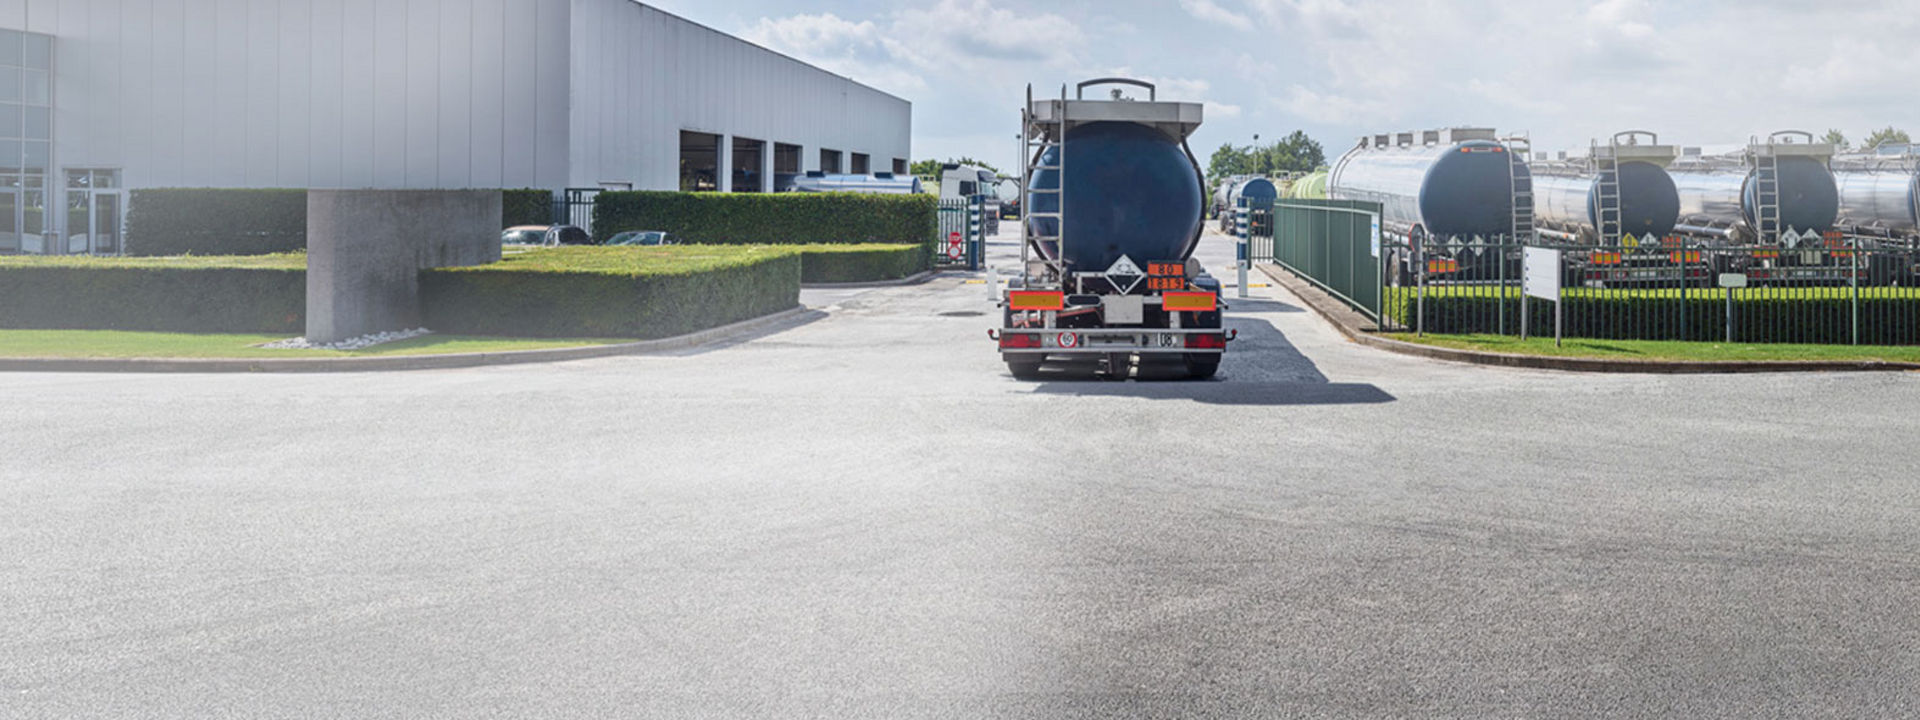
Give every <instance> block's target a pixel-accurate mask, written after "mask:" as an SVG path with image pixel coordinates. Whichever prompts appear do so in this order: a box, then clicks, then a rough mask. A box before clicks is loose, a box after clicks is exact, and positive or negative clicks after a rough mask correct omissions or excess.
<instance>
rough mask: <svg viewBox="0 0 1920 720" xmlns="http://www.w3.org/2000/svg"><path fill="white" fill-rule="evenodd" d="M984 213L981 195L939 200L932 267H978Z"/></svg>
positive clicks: (984, 231)
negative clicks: (938, 218) (938, 226)
mask: <svg viewBox="0 0 1920 720" xmlns="http://www.w3.org/2000/svg"><path fill="white" fill-rule="evenodd" d="M985 213H986V199H985V197H984V196H974V197H972V198H943V199H941V200H940V229H939V236H938V237H936V238H934V248H933V264H934V266H935V267H942V268H966V269H968V270H978V269H980V256H981V253H982V251H983V250H984V248H983V247H982V246H983V244H984V243H985V241H986V227H985V223H984V218H985Z"/></svg>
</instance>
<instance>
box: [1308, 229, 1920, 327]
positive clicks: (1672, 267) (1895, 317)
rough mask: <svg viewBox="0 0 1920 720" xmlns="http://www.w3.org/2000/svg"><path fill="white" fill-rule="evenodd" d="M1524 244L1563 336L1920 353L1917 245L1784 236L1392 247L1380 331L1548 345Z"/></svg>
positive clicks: (1394, 243)
mask: <svg viewBox="0 0 1920 720" xmlns="http://www.w3.org/2000/svg"><path fill="white" fill-rule="evenodd" d="M1307 244H1309V245H1311V244H1312V242H1309V243H1307ZM1528 247H1549V248H1553V249H1557V250H1559V251H1560V253H1559V263H1560V265H1559V267H1558V268H1554V269H1553V272H1554V274H1555V275H1557V276H1558V278H1559V287H1560V290H1559V298H1560V300H1559V301H1560V303H1561V306H1562V307H1561V310H1562V321H1563V323H1564V325H1563V328H1562V334H1563V335H1564V337H1566V338H1581V339H1593V340H1664V341H1692V342H1716V343H1793V344H1820V345H1851V344H1858V345H1920V248H1916V247H1915V245H1914V243H1912V242H1910V241H1903V240H1882V239H1874V238H1865V237H1852V236H1844V235H1841V234H1839V233H1827V234H1825V235H1819V234H1795V233H1792V232H1791V231H1790V230H1789V231H1786V232H1783V237H1782V242H1781V243H1780V244H1777V245H1737V246H1736V245H1726V244H1721V243H1712V242H1708V241H1704V240H1701V239H1697V238H1690V237H1684V236H1675V237H1667V238H1649V239H1645V240H1635V239H1633V238H1630V237H1629V238H1623V239H1622V241H1621V242H1619V243H1612V244H1600V243H1562V242H1553V241H1546V240H1542V241H1536V242H1532V243H1518V242H1512V241H1510V240H1508V239H1507V238H1503V237H1497V238H1494V239H1491V240H1479V239H1475V240H1470V241H1454V240H1439V239H1436V240H1431V241H1427V242H1422V243H1419V244H1417V245H1409V244H1408V242H1407V241H1406V240H1405V239H1404V238H1389V239H1388V240H1387V242H1386V243H1385V245H1384V246H1383V249H1382V253H1381V254H1382V256H1383V258H1384V263H1385V267H1384V278H1385V280H1386V282H1385V286H1384V287H1383V288H1382V290H1381V297H1382V306H1381V307H1382V310H1381V318H1380V319H1381V324H1382V326H1383V327H1385V328H1388V329H1398V330H1403V331H1409V332H1419V333H1423V334H1447V335H1503V336H1521V335H1522V330H1523V329H1524V330H1526V334H1527V335H1531V336H1535V337H1552V336H1553V335H1554V308H1553V302H1554V301H1552V300H1547V299H1542V298H1525V295H1524V293H1523V292H1522V288H1521V286H1522V280H1521V278H1522V275H1523V267H1522V260H1521V258H1522V256H1523V255H1524V254H1525V253H1524V250H1525V249H1526V248H1528ZM1523 298H1524V299H1523ZM1523 302H1525V303H1526V304H1527V307H1526V309H1525V310H1523V309H1522V303H1523ZM1523 318H1525V320H1524V322H1525V323H1526V327H1524V328H1523V326H1522V322H1523Z"/></svg>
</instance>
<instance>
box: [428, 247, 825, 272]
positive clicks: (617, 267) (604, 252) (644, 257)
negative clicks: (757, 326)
mask: <svg viewBox="0 0 1920 720" xmlns="http://www.w3.org/2000/svg"><path fill="white" fill-rule="evenodd" d="M799 247H800V246H794V245H786V246H781V245H654V246H639V247H636V246H621V247H605V246H600V245H563V246H561V247H551V248H536V249H528V250H520V249H518V248H513V247H508V248H505V249H503V250H502V252H501V258H500V262H497V263H491V264H487V265H476V266H473V267H462V268H444V270H447V271H456V272H568V273H597V274H606V275H628V276H638V275H687V274H692V273H696V272H704V271H707V270H717V269H720V268H725V267H732V266H735V265H745V264H748V263H751V262H753V261H755V260H759V259H762V258H766V257H769V256H779V255H786V254H790V253H793V252H796V251H797V250H798V249H799Z"/></svg>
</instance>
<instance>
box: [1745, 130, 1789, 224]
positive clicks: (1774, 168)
mask: <svg viewBox="0 0 1920 720" xmlns="http://www.w3.org/2000/svg"><path fill="white" fill-rule="evenodd" d="M1772 144H1773V139H1772V138H1768V139H1767V146H1764V147H1763V146H1761V145H1760V139H1759V138H1754V139H1753V147H1752V148H1751V149H1749V150H1748V151H1747V153H1748V155H1749V156H1750V157H1752V158H1753V233H1754V235H1755V239H1756V240H1757V241H1758V242H1759V243H1760V244H1762V245H1777V244H1779V243H1780V229H1781V228H1780V157H1779V156H1778V155H1775V154H1774V152H1773V148H1772V147H1771V145H1772Z"/></svg>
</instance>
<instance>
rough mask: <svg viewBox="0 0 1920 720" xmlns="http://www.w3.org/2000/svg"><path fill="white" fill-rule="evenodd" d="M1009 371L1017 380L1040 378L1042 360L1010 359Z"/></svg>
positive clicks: (1008, 362) (1008, 363)
mask: <svg viewBox="0 0 1920 720" xmlns="http://www.w3.org/2000/svg"><path fill="white" fill-rule="evenodd" d="M1007 372H1009V373H1012V374H1013V379H1015V380H1034V379H1038V378H1039V377H1040V361H1039V360H1008V361H1007Z"/></svg>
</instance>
